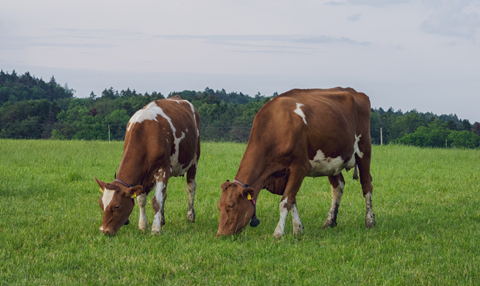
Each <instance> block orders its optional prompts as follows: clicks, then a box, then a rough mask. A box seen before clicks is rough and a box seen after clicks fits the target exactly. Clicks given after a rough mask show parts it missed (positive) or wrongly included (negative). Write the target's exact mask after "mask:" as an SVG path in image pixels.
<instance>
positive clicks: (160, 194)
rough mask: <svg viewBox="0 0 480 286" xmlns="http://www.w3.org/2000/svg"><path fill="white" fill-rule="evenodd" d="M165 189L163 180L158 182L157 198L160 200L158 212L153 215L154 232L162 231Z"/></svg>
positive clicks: (156, 188) (156, 187)
mask: <svg viewBox="0 0 480 286" xmlns="http://www.w3.org/2000/svg"><path fill="white" fill-rule="evenodd" d="M163 189H165V184H164V183H163V182H158V183H157V185H156V186H155V199H156V200H157V202H158V206H159V209H158V212H157V213H156V214H155V216H154V217H153V225H152V233H154V234H159V233H160V231H161V224H160V222H161V221H162V212H161V209H162V207H163Z"/></svg>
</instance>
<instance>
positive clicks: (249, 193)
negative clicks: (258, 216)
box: [242, 188, 254, 200]
mask: <svg viewBox="0 0 480 286" xmlns="http://www.w3.org/2000/svg"><path fill="white" fill-rule="evenodd" d="M253 192H254V191H253V188H245V189H243V191H242V196H243V197H244V198H246V199H248V200H251V199H252V197H253Z"/></svg>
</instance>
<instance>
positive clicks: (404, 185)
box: [0, 140, 480, 285]
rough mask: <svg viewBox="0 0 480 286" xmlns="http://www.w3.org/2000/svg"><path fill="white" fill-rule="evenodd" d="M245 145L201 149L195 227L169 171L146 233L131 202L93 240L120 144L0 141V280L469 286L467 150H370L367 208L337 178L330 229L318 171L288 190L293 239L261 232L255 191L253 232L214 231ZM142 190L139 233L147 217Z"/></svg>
mask: <svg viewBox="0 0 480 286" xmlns="http://www.w3.org/2000/svg"><path fill="white" fill-rule="evenodd" d="M245 147H246V144H234V143H205V142H203V143H202V154H201V157H200V162H199V170H198V176H197V182H198V187H197V192H196V196H195V211H196V222H195V223H194V224H192V223H188V222H187V220H186V210H187V201H188V197H187V193H186V186H185V179H184V178H183V177H178V178H171V179H170V181H169V185H168V198H167V200H166V205H165V219H166V224H165V226H163V228H162V233H161V235H159V236H152V235H151V234H150V231H148V232H146V233H143V232H141V231H139V230H138V227H137V224H138V216H139V214H138V205H136V206H135V209H134V211H133V213H132V215H131V216H130V222H131V223H130V225H128V226H123V227H122V228H121V229H120V230H119V232H118V234H117V235H116V236H115V237H106V236H103V235H101V234H100V232H99V230H98V228H99V226H100V223H101V215H102V212H101V209H100V207H99V206H98V199H99V197H100V195H101V193H100V192H99V191H98V185H97V184H96V183H95V181H94V177H97V178H98V179H101V180H104V181H109V182H110V181H113V177H114V173H115V171H116V170H117V168H118V165H119V163H120V159H121V157H122V150H123V142H111V143H108V142H99V141H28V140H27V141H25V140H19V141H17V140H0V158H1V160H0V218H1V219H0V284H2V285H4V284H8V285H10V284H14V285H15V284H17V285H18V284H21V285H25V284H27V285H43V284H48V285H66V284H68V285H84V284H95V285H104V284H105V285H124V284H125V285H130V284H133V285H136V284H150V285H152V284H164V285H171V284H174V285H205V284H220V285H239V284H246V285H337V284H342V285H343V284H353V285H383V284H386V285H391V284H394V285H413V284H416V285H444V284H447V285H450V284H456V285H474V284H477V285H478V284H480V246H479V245H478V242H479V241H480V208H479V206H480V196H479V190H480V151H479V150H454V149H449V150H446V149H420V148H415V147H406V146H374V148H373V157H372V176H373V186H374V189H373V197H372V198H373V211H374V213H375V218H376V222H377V226H376V228H375V229H366V228H365V222H364V218H365V202H364V199H363V196H362V191H361V187H360V183H359V182H357V181H354V180H353V179H352V173H353V172H348V173H346V172H345V171H344V176H345V180H346V187H345V191H344V195H343V198H342V203H341V205H340V209H339V214H338V226H337V227H335V228H333V229H326V230H322V229H321V227H322V225H323V223H324V221H325V219H326V216H327V212H328V210H329V207H330V202H331V191H330V185H329V183H328V179H327V178H316V179H312V178H306V179H305V180H304V182H303V185H302V188H301V190H300V192H299V194H298V195H297V203H298V211H299V214H300V217H301V219H302V222H303V224H304V226H305V229H304V233H303V235H293V234H292V223H291V216H290V215H289V216H288V220H287V225H286V231H285V233H286V235H285V237H283V238H282V239H280V240H278V239H275V238H273V236H272V234H273V231H274V229H275V226H276V224H277V222H278V219H279V211H278V203H279V201H280V196H275V195H272V194H270V193H269V192H268V191H266V190H263V191H262V192H261V194H260V196H259V198H258V204H257V216H258V218H259V219H260V221H261V223H260V225H259V226H258V227H256V228H252V227H247V229H246V230H245V231H244V232H242V233H241V234H240V235H238V236H235V237H229V238H221V239H218V238H216V237H215V235H216V232H217V228H218V217H219V212H218V210H217V203H218V200H219V198H220V191H221V190H220V184H221V183H223V182H224V181H225V180H226V179H229V180H233V179H234V176H235V174H236V171H237V168H238V165H239V163H240V160H241V157H242V155H243V151H244V150H245ZM152 197H153V194H150V195H149V197H148V202H147V218H148V223H149V227H151V224H152V219H153V210H152V208H151V203H150V202H151V199H152Z"/></svg>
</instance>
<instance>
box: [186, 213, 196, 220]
mask: <svg viewBox="0 0 480 286" xmlns="http://www.w3.org/2000/svg"><path fill="white" fill-rule="evenodd" d="M187 220H188V221H189V222H195V212H194V211H188V212H187Z"/></svg>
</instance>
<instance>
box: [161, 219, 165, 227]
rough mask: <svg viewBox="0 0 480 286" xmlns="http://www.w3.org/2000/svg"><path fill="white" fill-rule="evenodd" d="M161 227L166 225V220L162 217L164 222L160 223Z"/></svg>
mask: <svg viewBox="0 0 480 286" xmlns="http://www.w3.org/2000/svg"><path fill="white" fill-rule="evenodd" d="M160 225H161V226H164V225H165V219H164V218H163V217H162V220H161V221H160Z"/></svg>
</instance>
